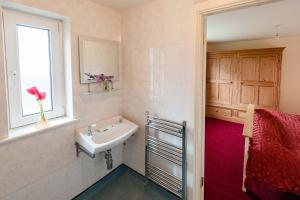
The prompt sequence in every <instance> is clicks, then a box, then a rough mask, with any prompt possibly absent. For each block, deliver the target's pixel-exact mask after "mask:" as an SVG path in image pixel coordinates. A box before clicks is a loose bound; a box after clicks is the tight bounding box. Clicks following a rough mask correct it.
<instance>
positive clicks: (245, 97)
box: [240, 85, 256, 106]
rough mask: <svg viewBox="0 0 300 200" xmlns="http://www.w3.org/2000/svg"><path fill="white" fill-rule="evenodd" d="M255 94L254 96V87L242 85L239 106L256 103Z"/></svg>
mask: <svg viewBox="0 0 300 200" xmlns="http://www.w3.org/2000/svg"><path fill="white" fill-rule="evenodd" d="M255 94H256V93H255V86H252V85H242V86H241V91H240V103H241V104H254V103H255V102H256V101H255V99H256V98H255V96H256V95H255ZM246 106H247V105H246Z"/></svg>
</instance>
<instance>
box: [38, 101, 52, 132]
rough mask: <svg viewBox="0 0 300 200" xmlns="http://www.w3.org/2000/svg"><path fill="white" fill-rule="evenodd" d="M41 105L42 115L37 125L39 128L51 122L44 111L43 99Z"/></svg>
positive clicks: (45, 126)
mask: <svg viewBox="0 0 300 200" xmlns="http://www.w3.org/2000/svg"><path fill="white" fill-rule="evenodd" d="M39 106H40V116H39V121H38V122H37V123H36V125H35V127H36V128H37V129H43V128H47V127H48V126H49V123H48V119H47V118H46V115H45V112H44V107H43V103H42V101H39Z"/></svg>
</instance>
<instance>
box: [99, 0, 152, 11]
mask: <svg viewBox="0 0 300 200" xmlns="http://www.w3.org/2000/svg"><path fill="white" fill-rule="evenodd" d="M94 1H95V2H97V3H100V4H102V5H105V6H108V7H111V8H114V9H117V10H126V9H129V8H131V7H134V6H137V5H139V4H143V3H146V2H148V1H151V0H94Z"/></svg>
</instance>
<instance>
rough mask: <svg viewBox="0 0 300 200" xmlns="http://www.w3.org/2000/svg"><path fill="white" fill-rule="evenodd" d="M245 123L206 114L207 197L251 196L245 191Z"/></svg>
mask: <svg viewBox="0 0 300 200" xmlns="http://www.w3.org/2000/svg"><path fill="white" fill-rule="evenodd" d="M242 131H243V125H241V124H236V123H232V122H226V121H222V120H217V119H212V118H206V135H205V200H250V199H251V198H250V197H248V196H247V195H246V193H244V192H243V191H242V179H243V162H244V138H243V136H242Z"/></svg>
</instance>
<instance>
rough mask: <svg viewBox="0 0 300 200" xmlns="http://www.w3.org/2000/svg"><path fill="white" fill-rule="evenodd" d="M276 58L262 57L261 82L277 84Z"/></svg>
mask: <svg viewBox="0 0 300 200" xmlns="http://www.w3.org/2000/svg"><path fill="white" fill-rule="evenodd" d="M277 60H278V59H277V57H276V56H272V55H271V56H261V57H260V63H259V81H262V82H265V81H267V82H275V81H276V67H277Z"/></svg>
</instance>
